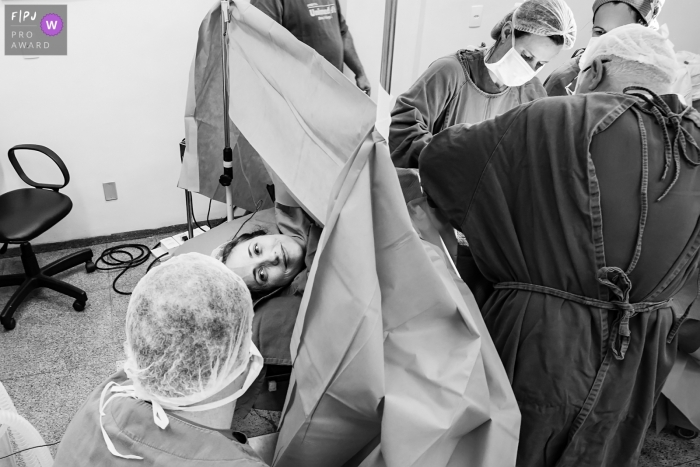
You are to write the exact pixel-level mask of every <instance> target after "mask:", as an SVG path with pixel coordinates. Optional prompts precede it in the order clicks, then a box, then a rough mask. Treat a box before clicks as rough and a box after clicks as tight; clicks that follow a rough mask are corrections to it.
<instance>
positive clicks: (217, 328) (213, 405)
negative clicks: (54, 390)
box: [54, 253, 266, 467]
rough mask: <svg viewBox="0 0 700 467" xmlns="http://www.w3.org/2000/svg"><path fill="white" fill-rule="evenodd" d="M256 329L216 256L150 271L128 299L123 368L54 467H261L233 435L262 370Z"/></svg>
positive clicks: (194, 256) (71, 433)
mask: <svg viewBox="0 0 700 467" xmlns="http://www.w3.org/2000/svg"><path fill="white" fill-rule="evenodd" d="M252 321H253V304H252V301H251V297H250V292H249V291H248V289H247V288H246V286H245V284H244V283H243V280H242V279H241V278H240V277H238V276H237V275H236V274H234V273H233V272H232V271H230V270H229V269H228V268H226V267H225V266H224V265H223V264H221V262H219V261H216V260H215V259H213V258H210V257H208V256H205V255H201V254H199V253H189V254H185V255H181V256H177V257H175V258H173V259H171V260H169V261H168V262H167V263H164V264H163V265H161V266H159V267H157V268H155V269H153V270H152V271H150V272H148V274H146V276H144V277H143V278H142V279H141V280H140V281H139V283H138V285H137V286H136V288H135V289H134V292H133V294H132V296H131V300H130V301H129V308H128V310H127V315H126V342H125V343H124V350H125V352H126V357H127V358H126V362H125V363H124V369H123V370H122V371H119V372H118V373H116V374H115V375H113V376H111V377H110V378H108V379H107V381H105V382H103V383H102V384H100V385H99V386H98V387H97V388H96V389H95V390H94V391H93V392H92V394H90V396H89V397H88V400H87V401H86V402H85V403H84V404H83V406H82V407H81V408H80V409H79V410H78V412H77V414H76V415H75V417H73V420H72V421H71V423H70V425H69V426H68V429H67V431H66V433H65V435H64V436H63V440H62V441H61V444H60V446H59V447H58V453H57V454H56V460H55V462H54V466H55V467H82V466H84V467H94V466H100V467H121V466H134V465H144V466H146V465H147V466H157V467H185V466H187V467H200V466H201V467H204V466H220V465H227V466H232V467H263V466H265V465H266V464H265V463H264V462H263V461H262V460H261V459H260V457H258V455H257V454H256V453H255V452H254V451H253V449H252V448H251V447H250V446H248V445H247V443H246V440H245V436H243V435H242V434H240V433H234V432H232V431H231V429H230V426H231V419H232V416H233V411H234V408H235V405H236V400H237V398H238V397H239V396H241V395H242V394H243V393H244V392H245V391H246V390H247V389H248V387H250V385H251V384H252V383H253V382H254V381H255V379H256V377H257V375H258V373H259V372H260V369H261V368H262V363H263V362H262V357H261V356H260V353H259V352H258V350H257V349H256V347H255V345H254V344H253V343H252V341H251V336H252ZM139 460H140V461H141V462H140V463H139V462H134V461H139Z"/></svg>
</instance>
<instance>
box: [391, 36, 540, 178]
mask: <svg viewBox="0 0 700 467" xmlns="http://www.w3.org/2000/svg"><path fill="white" fill-rule="evenodd" d="M488 50H489V49H488V48H485V47H484V48H475V49H464V50H460V51H458V52H457V53H455V54H452V55H448V56H446V57H443V58H440V59H438V60H436V61H435V62H433V63H432V64H431V65H430V66H429V67H428V69H427V70H426V71H425V73H423V75H422V76H421V77H420V78H418V80H417V81H416V82H415V83H414V84H413V86H411V88H410V89H409V90H408V91H406V92H405V93H403V94H401V95H400V96H399V97H398V98H397V99H396V105H395V106H394V109H393V110H392V112H391V126H390V128H389V149H390V151H391V159H392V160H393V162H394V165H395V166H396V167H402V168H417V167H418V156H419V155H420V152H421V151H422V150H423V148H424V147H425V146H426V145H427V144H428V143H429V142H430V140H431V139H432V137H433V135H434V134H436V133H439V132H440V131H442V130H444V129H445V128H447V127H450V126H452V125H456V124H458V123H478V122H481V121H483V120H487V119H489V118H493V117H496V116H497V115H500V114H502V113H504V112H507V111H508V110H510V109H512V108H514V107H517V106H519V105H520V104H524V103H526V102H530V101H533V100H535V99H539V98H540V97H546V96H547V93H546V92H545V90H544V88H543V87H542V83H540V81H539V79H537V77H535V78H533V79H532V80H530V81H528V82H527V83H525V84H523V85H522V86H515V87H508V86H498V85H496V83H494V82H493V80H492V79H491V76H490V75H489V72H488V68H486V65H485V63H484V57H485V56H486V54H487V52H488Z"/></svg>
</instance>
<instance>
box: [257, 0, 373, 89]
mask: <svg viewBox="0 0 700 467" xmlns="http://www.w3.org/2000/svg"><path fill="white" fill-rule="evenodd" d="M250 4H251V5H253V6H255V7H257V8H258V9H259V10H260V11H262V12H263V13H265V14H266V15H267V16H269V17H270V18H272V19H274V20H275V21H277V22H278V23H279V24H281V25H282V26H284V27H285V28H286V29H287V30H288V31H289V32H291V33H292V34H293V35H294V37H296V38H297V39H299V40H300V41H302V42H303V43H304V44H306V45H308V46H309V47H311V48H312V49H314V50H315V51H316V52H318V53H319V54H321V55H322V56H323V57H324V58H325V59H326V60H328V61H329V62H330V63H331V64H333V65H334V66H335V67H336V68H337V69H339V70H340V71H343V63H344V64H346V65H347V66H348V68H350V70H352V72H353V73H355V82H356V83H357V87H358V88H360V89H362V90H363V91H364V92H366V93H367V94H369V93H370V92H371V90H372V88H371V86H370V84H369V80H368V79H367V76H366V75H365V70H364V68H363V66H362V62H360V57H358V55H357V51H356V50H355V43H354V42H353V39H352V35H351V34H350V30H349V29H348V25H347V23H346V22H345V18H344V17H343V15H342V13H341V12H340V3H339V2H338V0H328V1H327V2H321V3H313V2H308V1H306V0H251V2H250Z"/></svg>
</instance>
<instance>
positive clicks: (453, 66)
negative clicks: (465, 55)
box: [430, 54, 462, 72]
mask: <svg viewBox="0 0 700 467" xmlns="http://www.w3.org/2000/svg"><path fill="white" fill-rule="evenodd" d="M430 68H433V69H439V70H445V71H454V72H461V71H462V65H461V64H460V62H459V59H458V58H457V54H449V55H445V56H444V57H440V58H438V59H436V60H435V61H434V62H433V63H431V64H430Z"/></svg>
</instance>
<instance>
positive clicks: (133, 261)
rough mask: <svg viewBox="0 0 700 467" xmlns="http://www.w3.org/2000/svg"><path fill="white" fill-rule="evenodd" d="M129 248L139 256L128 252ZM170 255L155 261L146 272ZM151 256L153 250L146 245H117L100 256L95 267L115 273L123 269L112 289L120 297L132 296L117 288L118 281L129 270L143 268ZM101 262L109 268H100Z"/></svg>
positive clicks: (165, 254)
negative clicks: (125, 257) (124, 257)
mask: <svg viewBox="0 0 700 467" xmlns="http://www.w3.org/2000/svg"><path fill="white" fill-rule="evenodd" d="M159 244H160V242H159V243H157V244H156V245H155V246H154V247H153V248H156V247H158V245H159ZM128 248H132V249H135V250H137V251H138V254H137V255H136V256H134V254H132V252H130V251H128V250H127V249H128ZM167 254H168V253H164V254H162V255H160V256H159V257H157V258H156V259H154V260H153V261H152V262H151V264H149V265H148V268H147V269H146V272H148V271H150V270H151V268H152V267H153V266H154V265H155V264H156V262H157V261H159V260H160V259H161V258H163V257H164V256H167ZM117 255H124V256H128V258H129V259H123V257H122V258H118V257H117ZM150 256H151V248H148V247H147V246H146V245H141V244H138V243H127V244H124V245H117V246H113V247H110V248H106V249H105V250H104V251H103V252H102V254H101V255H100V257H99V258H97V261H95V267H96V268H97V269H99V270H100V271H114V270H118V269H123V271H122V272H120V273H119V275H118V276H117V277H115V278H114V281H113V282H112V289H114V291H115V292H116V293H118V294H120V295H131V292H124V291H121V290H119V289H118V288H117V281H118V280H119V278H120V277H122V276H123V275H124V273H125V272H126V271H128V270H129V269H132V268H135V267H138V266H141V265H142V264H144V263H145V262H146V261H148V258H149V257H150ZM100 262H102V263H104V264H106V265H107V266H100Z"/></svg>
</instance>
